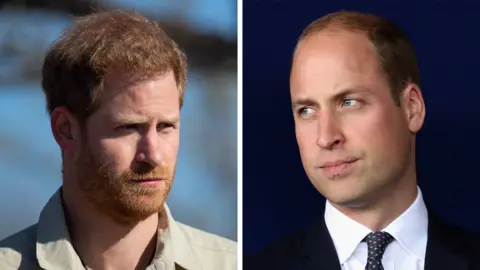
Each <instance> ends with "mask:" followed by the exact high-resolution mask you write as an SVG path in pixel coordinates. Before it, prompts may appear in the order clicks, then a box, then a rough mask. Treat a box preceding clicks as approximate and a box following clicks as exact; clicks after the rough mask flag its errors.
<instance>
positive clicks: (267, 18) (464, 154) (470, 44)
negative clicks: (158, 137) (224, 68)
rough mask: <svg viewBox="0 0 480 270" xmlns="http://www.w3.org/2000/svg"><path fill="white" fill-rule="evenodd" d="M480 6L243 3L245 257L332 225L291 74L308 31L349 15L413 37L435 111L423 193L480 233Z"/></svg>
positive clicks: (422, 149)
mask: <svg viewBox="0 0 480 270" xmlns="http://www.w3.org/2000/svg"><path fill="white" fill-rule="evenodd" d="M479 6H480V2H478V1H470V0H456V1H451V0H423V1H415V0H395V1H394V0H391V1H382V0H372V1H356V0H337V1H311V0H297V1H289V0H244V1H243V11H244V12H243V68H244V73H243V89H244V91H243V131H244V132H243V146H244V147H243V156H244V157H248V158H245V159H244V163H243V183H242V184H243V196H244V198H245V200H244V203H243V248H244V250H243V252H244V253H243V254H244V255H247V254H248V253H254V252H257V251H259V250H261V249H262V248H264V247H265V246H266V245H268V244H269V243H272V242H274V241H276V240H278V239H280V238H282V237H284V236H286V235H289V234H292V233H294V232H296V231H298V230H299V229H302V228H305V227H306V226H307V225H309V224H310V223H311V222H312V221H313V220H315V218H317V217H318V216H321V215H323V209H324V207H325V200H324V198H323V197H322V196H321V195H320V194H319V192H318V191H317V190H316V189H315V188H314V187H313V185H312V184H311V182H310V181H309V180H308V178H307V176H306V174H305V171H304V169H303V166H302V163H301V160H300V154H299V151H298V145H297V141H296V138H295V126H294V120H293V113H292V109H291V100H290V89H289V74H290V66H291V61H292V54H293V50H294V48H295V45H296V43H297V39H298V37H299V36H300V34H301V32H302V30H303V29H304V28H305V27H306V26H307V25H308V24H310V23H311V22H312V21H313V20H315V19H317V18H319V17H321V16H324V15H326V14H328V13H330V12H335V11H339V10H357V11H363V12H370V13H374V14H377V15H380V16H384V17H386V18H388V19H389V20H391V21H393V22H394V23H395V24H397V25H398V26H399V27H400V28H402V29H403V30H404V31H405V32H406V34H407V35H408V37H409V39H410V40H411V42H412V43H413V47H414V48H415V51H416V53H417V56H418V59H419V65H420V74H421V88H422V92H423V95H424V98H425V102H426V110H427V116H426V121H425V124H424V126H423V128H422V130H421V131H420V133H419V134H418V137H417V138H418V140H417V175H418V181H419V186H420V188H421V189H422V193H423V196H424V199H425V201H426V203H427V204H428V206H429V209H430V210H432V211H434V212H436V213H437V214H439V215H440V216H441V217H442V218H444V219H446V220H447V221H449V222H451V223H453V224H455V225H458V226H461V227H465V228H467V229H471V230H474V231H478V232H480V218H479V217H480V207H479V200H478V190H479V188H480V184H479V181H478V174H477V172H476V168H477V166H478V161H479V158H478V153H479V152H480V144H478V141H477V140H476V139H477V138H478V137H480V126H479V125H478V123H480V114H479V113H478V107H476V105H474V103H472V102H474V101H475V100H477V99H478V98H479V97H480V91H479V89H478V78H479V68H478V63H479V61H480V50H479V47H480V38H479V37H478V36H477V35H476V34H474V33H477V32H478V26H479V22H478V17H479V16H478V11H479ZM259 116H261V117H262V118H261V119H260V118H259ZM265 119H266V120H265ZM261 120H263V121H261ZM246 198H248V200H247V199H246Z"/></svg>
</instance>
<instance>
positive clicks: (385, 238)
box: [364, 232, 394, 261]
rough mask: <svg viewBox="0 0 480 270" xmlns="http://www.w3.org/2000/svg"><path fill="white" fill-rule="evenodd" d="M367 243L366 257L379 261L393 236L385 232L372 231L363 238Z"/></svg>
mask: <svg viewBox="0 0 480 270" xmlns="http://www.w3.org/2000/svg"><path fill="white" fill-rule="evenodd" d="M364 240H365V241H366V242H367V245H368V259H369V260H375V261H381V260H382V257H383V253H384V252H385V249H386V248H387V246H388V244H390V243H391V242H392V241H393V240H394V238H393V236H391V235H390V234H389V233H387V232H372V233H369V234H368V235H367V236H366V237H365V239H364Z"/></svg>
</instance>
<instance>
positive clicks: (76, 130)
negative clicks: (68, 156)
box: [50, 107, 80, 153]
mask: <svg viewBox="0 0 480 270" xmlns="http://www.w3.org/2000/svg"><path fill="white" fill-rule="evenodd" d="M50 127H51V129H52V133H53V137H54V138H55V141H56V142H57V144H58V145H59V146H60V149H61V150H62V152H65V153H68V152H71V151H74V150H75V147H76V146H77V145H78V144H79V143H80V127H79V125H78V121H77V119H76V117H75V116H74V115H73V114H72V113H71V112H70V111H69V110H68V109H67V108H66V107H57V108H55V110H53V112H52V114H51V117H50Z"/></svg>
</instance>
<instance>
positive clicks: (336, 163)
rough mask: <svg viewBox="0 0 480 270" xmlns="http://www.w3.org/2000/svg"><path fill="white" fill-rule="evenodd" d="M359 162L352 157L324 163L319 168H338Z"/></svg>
mask: <svg viewBox="0 0 480 270" xmlns="http://www.w3.org/2000/svg"><path fill="white" fill-rule="evenodd" d="M357 160H358V158H353V157H351V158H345V159H337V160H332V161H326V162H324V163H322V165H320V166H319V167H320V168H322V169H327V168H331V167H337V166H340V165H344V164H349V163H353V162H355V161H357Z"/></svg>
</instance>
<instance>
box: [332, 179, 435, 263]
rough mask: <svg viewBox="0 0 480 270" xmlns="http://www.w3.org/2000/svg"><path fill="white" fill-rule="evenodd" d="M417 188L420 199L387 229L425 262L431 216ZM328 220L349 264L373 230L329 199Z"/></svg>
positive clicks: (341, 254) (340, 254)
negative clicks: (334, 205) (345, 213)
mask: <svg viewBox="0 0 480 270" xmlns="http://www.w3.org/2000/svg"><path fill="white" fill-rule="evenodd" d="M417 191H418V192H417V198H416V199H415V201H414V202H413V204H412V205H411V206H410V207H409V208H408V209H407V210H406V211H405V212H403V213H402V214H401V215H400V216H399V217H397V218H396V219H395V220H394V221H393V222H392V223H391V224H390V225H388V226H387V227H386V228H385V229H384V230H383V231H385V232H388V233H390V234H391V235H392V236H393V237H394V238H395V240H396V241H398V243H399V244H400V245H401V246H402V247H403V248H404V249H405V250H406V251H407V252H409V253H410V254H413V255H414V256H415V257H417V258H418V259H421V260H422V261H424V259H425V253H426V247H427V237H428V215H427V208H426V206H425V202H424V201H423V197H422V193H421V191H420V188H419V187H417ZM325 223H326V225H327V228H328V231H329V233H330V236H331V237H332V240H333V243H334V246H335V249H336V251H337V255H338V258H339V261H340V264H343V263H345V262H346V261H347V260H348V259H349V258H350V256H351V255H352V254H353V252H354V251H355V249H356V248H357V246H358V244H359V243H360V242H361V241H362V240H363V238H364V237H365V236H366V235H367V234H368V233H370V232H372V231H371V230H370V229H369V228H367V227H365V226H364V225H362V224H360V223H358V222H356V221H354V220H353V219H351V218H349V217H347V216H346V215H344V214H343V213H341V212H340V211H338V210H337V209H336V208H335V207H333V206H332V205H331V204H330V202H329V201H328V200H327V202H326V204H325Z"/></svg>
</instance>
